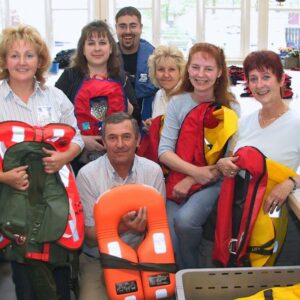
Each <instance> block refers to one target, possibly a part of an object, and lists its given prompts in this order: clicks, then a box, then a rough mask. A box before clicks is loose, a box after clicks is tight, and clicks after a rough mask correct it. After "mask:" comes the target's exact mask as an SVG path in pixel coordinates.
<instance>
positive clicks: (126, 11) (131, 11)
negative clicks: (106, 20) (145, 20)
mask: <svg viewBox="0 0 300 300" xmlns="http://www.w3.org/2000/svg"><path fill="white" fill-rule="evenodd" d="M123 16H136V17H137V18H138V20H139V22H140V24H142V16H141V13H140V11H139V10H138V9H137V8H135V7H133V6H126V7H123V8H121V9H120V10H119V11H118V12H117V14H116V18H115V19H116V23H117V22H118V19H119V18H120V17H123Z"/></svg>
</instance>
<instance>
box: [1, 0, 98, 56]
mask: <svg viewBox="0 0 300 300" xmlns="http://www.w3.org/2000/svg"><path fill="white" fill-rule="evenodd" d="M92 3H93V1H92V0H72V1H71V0H68V1H61V0H44V1H36V0H26V1H24V0H9V1H8V0H0V20H1V21H0V26H1V29H2V28H4V27H6V26H17V25H19V24H29V25H32V26H34V27H35V28H37V29H38V30H39V32H40V33H41V35H42V36H43V37H44V38H45V39H46V41H47V43H48V46H49V48H50V50H51V53H52V56H53V57H54V56H55V55H56V53H57V52H59V51H61V50H65V49H70V48H76V46H77V41H78V38H79V36H80V31H81V28H82V27H83V26H84V25H86V24H87V23H88V22H89V21H91V20H92V7H93V6H92ZM33 7H34V12H33V9H32V8H33ZM36 11H38V12H39V13H36Z"/></svg>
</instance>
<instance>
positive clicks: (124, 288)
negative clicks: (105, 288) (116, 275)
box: [116, 280, 138, 295]
mask: <svg viewBox="0 0 300 300" xmlns="http://www.w3.org/2000/svg"><path fill="white" fill-rule="evenodd" d="M137 290H138V288H137V284H136V281H135V280H132V281H124V282H118V283H116V291H117V295H122V294H128V293H133V292H136V291H137Z"/></svg>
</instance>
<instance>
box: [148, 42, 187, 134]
mask: <svg viewBox="0 0 300 300" xmlns="http://www.w3.org/2000/svg"><path fill="white" fill-rule="evenodd" d="M148 67H149V76H150V79H151V81H152V83H153V84H154V85H155V86H156V87H158V88H159V90H158V91H157V92H156V95H155V98H154V100H153V104H152V118H155V117H157V116H159V115H163V114H165V112H166V108H167V106H168V104H169V101H170V98H171V96H172V95H174V94H175V93H176V92H177V90H178V87H179V86H180V83H181V78H182V76H183V73H184V70H185V59H184V56H183V54H182V52H181V51H180V50H179V49H178V48H176V47H175V46H164V45H161V46H158V47H157V48H156V49H155V50H154V52H153V54H152V55H151V56H150V57H149V60H148ZM152 118H150V119H147V120H146V121H144V125H145V127H146V128H149V126H150V124H151V120H152Z"/></svg>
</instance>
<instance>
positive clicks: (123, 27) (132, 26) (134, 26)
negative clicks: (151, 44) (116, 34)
mask: <svg viewBox="0 0 300 300" xmlns="http://www.w3.org/2000/svg"><path fill="white" fill-rule="evenodd" d="M117 26H118V28H119V29H120V30H123V31H125V30H128V29H129V30H135V29H137V28H138V27H139V24H137V23H130V24H124V23H121V24H118V25H117Z"/></svg>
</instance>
